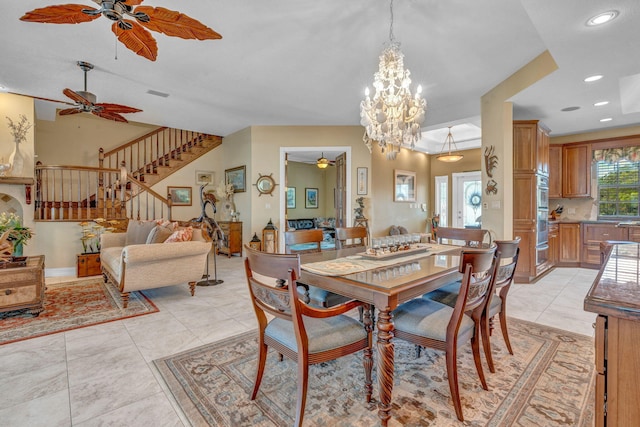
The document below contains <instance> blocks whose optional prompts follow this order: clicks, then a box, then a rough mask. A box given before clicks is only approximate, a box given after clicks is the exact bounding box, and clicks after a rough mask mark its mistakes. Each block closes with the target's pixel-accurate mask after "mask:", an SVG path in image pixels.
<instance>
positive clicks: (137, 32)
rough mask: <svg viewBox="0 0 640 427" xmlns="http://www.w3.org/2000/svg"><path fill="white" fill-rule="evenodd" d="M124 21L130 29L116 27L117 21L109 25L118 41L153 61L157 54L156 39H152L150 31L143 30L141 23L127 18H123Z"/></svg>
mask: <svg viewBox="0 0 640 427" xmlns="http://www.w3.org/2000/svg"><path fill="white" fill-rule="evenodd" d="M124 22H126V23H127V24H130V25H131V29H130V30H123V29H122V28H120V27H118V23H117V22H114V23H113V25H112V26H111V30H112V31H113V32H114V34H115V35H116V36H117V37H118V40H119V41H120V43H122V44H123V45H125V46H126V47H127V49H130V50H132V51H134V52H135V53H137V54H138V55H140V56H142V57H145V58H147V59H148V60H150V61H155V60H156V58H157V56H158V44H157V43H156V39H154V38H153V36H152V35H151V33H150V32H149V31H147V30H145V29H144V28H143V27H142V25H140V24H138V23H137V22H135V21H130V20H128V19H125V20H124Z"/></svg>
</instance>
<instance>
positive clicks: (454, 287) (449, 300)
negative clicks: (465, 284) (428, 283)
mask: <svg viewBox="0 0 640 427" xmlns="http://www.w3.org/2000/svg"><path fill="white" fill-rule="evenodd" d="M459 293H460V281H459V280H458V281H456V282H451V283H449V284H448V285H445V286H443V287H441V288H438V289H436V290H435V291H431V292H429V293H428V294H424V295H422V298H425V299H430V300H432V301H437V302H439V303H442V304H445V305H448V306H449V307H453V306H454V305H456V301H457V299H458V294H459Z"/></svg>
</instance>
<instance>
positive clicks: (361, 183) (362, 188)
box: [357, 168, 369, 196]
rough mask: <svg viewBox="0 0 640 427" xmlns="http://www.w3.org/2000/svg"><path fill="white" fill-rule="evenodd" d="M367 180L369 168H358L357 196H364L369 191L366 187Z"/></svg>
mask: <svg viewBox="0 0 640 427" xmlns="http://www.w3.org/2000/svg"><path fill="white" fill-rule="evenodd" d="M368 181H369V169H368V168H358V183H357V184H358V196H366V195H367V193H368V192H369V189H368Z"/></svg>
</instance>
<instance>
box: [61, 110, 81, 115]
mask: <svg viewBox="0 0 640 427" xmlns="http://www.w3.org/2000/svg"><path fill="white" fill-rule="evenodd" d="M78 113H82V110H80V109H78V108H67V109H66V110H60V111H58V115H60V116H68V115H70V114H78Z"/></svg>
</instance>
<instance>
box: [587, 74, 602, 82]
mask: <svg viewBox="0 0 640 427" xmlns="http://www.w3.org/2000/svg"><path fill="white" fill-rule="evenodd" d="M601 78H602V76H601V75H600V74H596V75H595V76H589V77H587V78H586V79H584V81H585V82H587V83H591V82H595V81H598V80H600V79H601Z"/></svg>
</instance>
